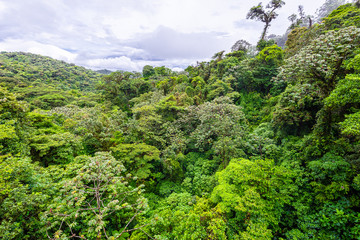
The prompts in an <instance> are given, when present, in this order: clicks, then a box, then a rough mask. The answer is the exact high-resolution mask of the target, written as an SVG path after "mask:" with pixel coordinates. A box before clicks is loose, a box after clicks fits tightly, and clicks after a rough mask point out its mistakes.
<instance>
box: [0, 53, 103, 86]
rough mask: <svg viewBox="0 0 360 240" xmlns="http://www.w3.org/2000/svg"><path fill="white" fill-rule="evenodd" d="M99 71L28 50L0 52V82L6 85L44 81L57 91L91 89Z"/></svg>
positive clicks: (24, 84) (31, 83) (40, 82)
mask: <svg viewBox="0 0 360 240" xmlns="http://www.w3.org/2000/svg"><path fill="white" fill-rule="evenodd" d="M100 77H101V74H99V73H97V72H95V71H92V70H89V69H86V68H84V67H79V66H76V65H74V64H69V63H66V62H64V61H59V60H55V59H52V58H50V57H45V56H41V55H37V54H32V53H24V52H11V53H7V52H2V53H1V54H0V84H1V85H5V86H6V87H8V88H10V89H11V88H14V87H27V86H39V85H42V84H46V85H48V86H52V87H54V88H57V89H61V90H71V89H74V90H80V91H86V92H87V91H93V90H94V89H95V84H96V82H98V80H99V79H100Z"/></svg>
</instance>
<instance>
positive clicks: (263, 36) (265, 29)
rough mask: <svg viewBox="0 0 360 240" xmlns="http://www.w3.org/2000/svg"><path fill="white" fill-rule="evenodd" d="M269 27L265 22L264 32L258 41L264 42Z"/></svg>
mask: <svg viewBox="0 0 360 240" xmlns="http://www.w3.org/2000/svg"><path fill="white" fill-rule="evenodd" d="M269 26H270V23H269V22H266V23H265V27H264V31H263V33H262V34H261V39H260V40H265V36H266V32H267V30H268V28H269Z"/></svg>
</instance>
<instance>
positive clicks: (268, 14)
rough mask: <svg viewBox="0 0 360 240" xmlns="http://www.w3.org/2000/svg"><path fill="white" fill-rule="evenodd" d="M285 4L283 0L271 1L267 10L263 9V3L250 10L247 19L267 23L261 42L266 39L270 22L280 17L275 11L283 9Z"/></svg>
mask: <svg viewBox="0 0 360 240" xmlns="http://www.w3.org/2000/svg"><path fill="white" fill-rule="evenodd" d="M284 4H285V2H284V1H282V0H271V2H270V3H268V4H267V5H266V7H265V8H264V7H263V5H262V3H259V4H258V5H257V6H254V7H252V8H251V9H250V11H249V12H248V14H247V16H246V18H247V19H249V18H250V19H256V20H259V21H261V22H263V23H265V27H264V30H263V33H262V34H261V39H260V40H264V39H265V36H266V32H267V30H268V28H269V27H270V22H271V21H272V20H274V19H275V18H276V17H277V16H278V14H277V13H276V12H275V10H276V9H278V8H281V7H282V6H283V5H284ZM267 9H269V10H267Z"/></svg>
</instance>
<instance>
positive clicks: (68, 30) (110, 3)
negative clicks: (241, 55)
mask: <svg viewBox="0 0 360 240" xmlns="http://www.w3.org/2000/svg"><path fill="white" fill-rule="evenodd" d="M259 2H261V1H254V0H107V1H103V0H31V1H29V0H0V51H8V52H10V51H24V52H32V53H37V54H42V55H46V56H50V57H53V58H55V59H60V60H64V61H67V62H71V63H75V64H78V65H81V66H85V67H87V68H92V69H105V68H106V69H111V70H128V71H141V69H142V67H143V66H144V65H147V64H149V65H153V66H163V65H165V66H167V67H170V68H173V69H178V68H185V67H186V66H188V65H190V64H194V63H196V62H197V61H203V60H208V59H209V58H210V57H211V56H213V55H214V53H216V52H219V51H221V50H226V51H228V50H229V49H230V48H231V46H232V44H233V43H235V42H236V41H237V40H239V39H245V40H247V41H249V42H251V43H253V44H255V43H256V41H257V40H258V39H259V37H260V34H261V31H262V28H263V24H262V23H260V22H256V21H253V20H247V19H246V14H247V12H248V10H249V9H250V8H251V7H252V6H254V5H256V4H257V3H259ZM263 2H264V3H267V1H263ZM285 2H286V5H285V6H284V7H283V8H282V9H280V10H279V11H278V12H279V17H278V18H277V19H276V20H274V21H273V23H272V25H271V27H270V29H269V34H272V33H274V34H283V33H284V32H285V30H286V28H287V27H288V26H289V22H288V20H287V17H288V16H289V15H291V14H292V13H296V12H297V6H298V5H299V4H301V5H303V6H304V8H305V11H306V13H307V14H314V13H315V10H316V9H317V8H319V7H320V6H321V5H322V4H323V3H324V2H325V0H316V1H314V0H303V1H297V0H285Z"/></svg>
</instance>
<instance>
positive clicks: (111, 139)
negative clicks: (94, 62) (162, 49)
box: [0, 1, 360, 240]
mask: <svg viewBox="0 0 360 240" xmlns="http://www.w3.org/2000/svg"><path fill="white" fill-rule="evenodd" d="M273 2H274V3H276V1H273ZM278 3H279V4H280V2H279V1H278ZM281 4H282V2H281ZM281 4H280V5H281ZM358 17H359V8H358V7H357V6H356V5H355V4H346V5H343V6H340V7H339V8H337V9H336V10H334V11H333V12H332V13H331V14H330V15H329V16H328V17H326V18H324V19H323V21H322V23H320V24H314V25H313V26H309V28H306V27H298V28H297V27H296V26H294V29H293V30H292V32H291V33H290V34H289V37H288V40H287V43H286V48H285V49H282V48H280V47H278V46H277V45H276V44H275V42H274V41H268V40H266V39H262V40H261V41H260V42H259V44H258V45H257V50H258V51H256V52H252V51H251V49H255V47H251V46H250V45H249V44H248V43H247V42H245V41H243V40H240V41H238V42H237V43H236V44H235V45H234V47H233V49H232V50H233V51H232V52H230V53H228V54H224V51H222V52H219V53H216V54H215V55H214V57H213V59H212V60H211V61H209V62H201V63H198V64H197V65H195V66H189V67H188V68H186V69H185V70H184V71H183V72H173V71H171V70H170V69H168V68H166V67H152V66H145V67H144V68H143V71H142V73H135V72H133V73H131V72H125V71H117V72H113V73H109V74H108V75H100V74H98V73H95V72H92V71H90V70H86V69H84V68H81V67H77V66H74V65H70V64H65V63H64V62H61V61H56V60H52V59H50V58H46V57H41V56H38V55H33V54H24V53H2V54H1V55H0V63H1V66H0V75H1V77H0V215H1V217H0V219H1V222H0V236H1V237H2V239H73V238H78V239H132V240H135V239H138V240H145V239H158V240H172V239H184V240H188V239H189V240H197V239H221V240H223V239H229V240H230V239H249V240H250V239H279V240H280V239H334V240H335V239H344V240H345V239H360V224H359V222H360V208H359V206H360V29H359V20H358Z"/></svg>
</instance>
